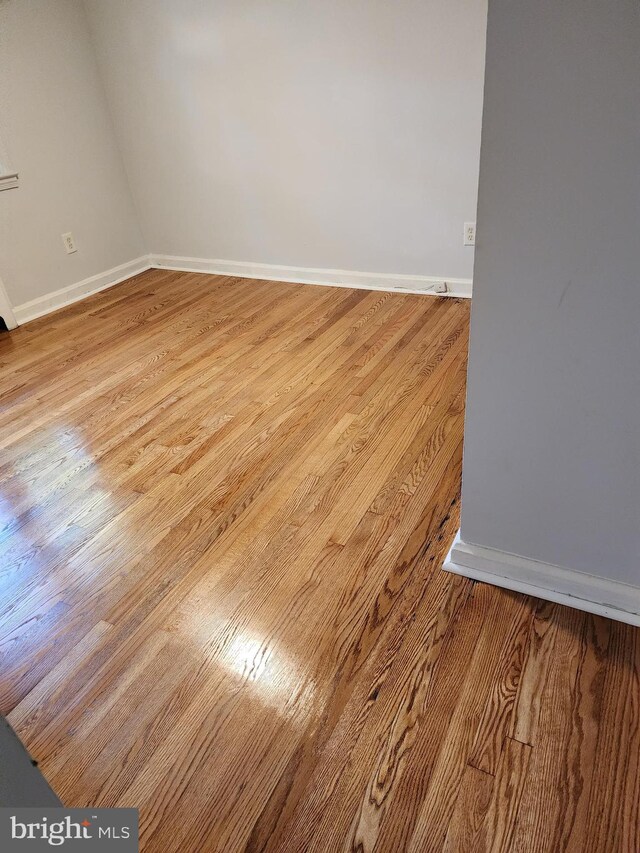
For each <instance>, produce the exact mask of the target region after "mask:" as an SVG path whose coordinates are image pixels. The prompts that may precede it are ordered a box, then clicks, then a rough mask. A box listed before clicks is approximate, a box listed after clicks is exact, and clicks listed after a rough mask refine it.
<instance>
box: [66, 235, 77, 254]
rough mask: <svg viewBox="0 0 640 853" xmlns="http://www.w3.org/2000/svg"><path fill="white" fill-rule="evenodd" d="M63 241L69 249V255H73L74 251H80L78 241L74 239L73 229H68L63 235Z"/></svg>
mask: <svg viewBox="0 0 640 853" xmlns="http://www.w3.org/2000/svg"><path fill="white" fill-rule="evenodd" d="M62 242H63V243H64V247H65V249H66V250H67V255H72V254H73V253H74V252H77V251H78V247H77V246H76V241H75V240H74V239H73V234H72V233H71V231H67V233H66V234H63V235H62Z"/></svg>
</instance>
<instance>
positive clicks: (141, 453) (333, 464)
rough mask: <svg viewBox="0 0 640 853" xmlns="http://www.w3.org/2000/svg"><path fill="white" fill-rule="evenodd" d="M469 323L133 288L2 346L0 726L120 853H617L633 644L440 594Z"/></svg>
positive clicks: (626, 827)
mask: <svg viewBox="0 0 640 853" xmlns="http://www.w3.org/2000/svg"><path fill="white" fill-rule="evenodd" d="M468 322H469V303H468V302H464V301H460V300H456V299H447V298H438V297H433V296H417V295H400V294H391V293H381V292H368V291H364V290H348V289H338V288H331V287H313V286H309V285H292V284H284V283H276V282H257V281H251V280H242V279H232V278H225V277H211V276H206V275H199V274H191V273H176V272H168V271H158V270H155V271H149V272H146V273H143V274H141V275H139V276H137V277H136V278H134V279H131V280H129V281H128V282H125V283H123V284H121V285H119V286H117V287H114V288H112V289H110V290H106V291H103V292H102V293H100V294H97V295H94V296H92V297H90V298H89V299H86V300H85V301H83V302H80V303H77V304H75V305H73V306H71V307H68V308H65V309H63V310H61V311H59V312H57V313H55V314H52V315H49V316H48V317H44V318H42V319H40V320H37V321H34V322H32V323H29V324H27V325H25V326H23V327H21V328H20V329H18V330H16V331H15V332H14V333H11V334H4V335H0V593H1V595H0V711H1V712H2V713H4V714H5V715H7V716H8V718H9V720H10V722H11V723H12V724H13V726H14V727H15V728H16V730H17V732H18V733H19V734H20V736H21V737H22V738H23V739H24V741H25V744H26V746H27V747H28V749H29V750H30V751H31V753H32V755H33V756H34V757H35V758H36V759H37V760H38V761H39V762H40V766H41V768H42V770H43V772H44V774H45V775H46V776H47V778H48V779H49V780H50V782H51V784H52V785H53V787H54V788H55V790H56V791H57V793H58V795H59V796H60V797H61V798H62V800H63V802H64V803H65V804H66V805H68V806H89V805H93V806H115V805H122V806H135V807H138V808H139V809H140V822H141V849H142V850H144V851H145V853H149V851H158V853H171V852H172V851H180V853H200V851H205V853H206V851H225V853H233V851H242V850H246V851H271V853H276V851H278V853H289V852H290V851H291V853H298V851H299V852H300V853H307V851H321V853H333V852H334V851H335V853H338V851H361V853H365V851H366V853H369V851H378V853H402V851H413V853H423V851H450V853H459V851H465V850H478V851H488V850H492V851H523V853H524V852H525V851H526V853H532V851H549V853H557V851H562V850H570V851H594V853H596V851H597V853H607V851H639V850H640V826H639V815H638V804H639V799H640V772H639V771H640V768H639V766H638V764H639V756H640V703H639V697H640V690H639V684H638V663H639V660H640V643H639V636H640V634H639V632H638V631H637V630H636V629H633V628H631V627H628V626H625V625H622V624H617V623H614V622H609V621H607V620H605V619H602V618H598V617H594V616H591V615H587V614H585V613H582V612H579V611H577V610H571V609H569V608H565V607H561V606H558V605H552V604H548V603H545V602H542V601H539V600H535V599H532V598H527V597H525V596H522V595H517V594H511V593H508V592H506V591H503V590H499V589H496V588H493V587H490V586H486V585H482V584H474V583H473V582H471V581H469V580H466V579H463V578H460V577H457V576H454V575H450V574H447V573H446V572H443V571H442V568H441V566H442V562H443V559H444V557H445V555H446V552H447V550H448V548H449V545H450V543H451V540H452V538H453V536H454V533H455V531H456V528H457V526H458V522H459V512H458V511H459V492H460V470H461V456H462V431H463V414H464V411H463V410H464V392H465V373H466V353H467V335H468ZM496 416H499V414H498V413H496ZM514 500H517V494H514Z"/></svg>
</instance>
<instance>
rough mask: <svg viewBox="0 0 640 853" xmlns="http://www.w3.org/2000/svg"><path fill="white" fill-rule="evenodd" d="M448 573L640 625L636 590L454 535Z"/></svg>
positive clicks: (447, 561)
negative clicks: (463, 539) (470, 543)
mask: <svg viewBox="0 0 640 853" xmlns="http://www.w3.org/2000/svg"><path fill="white" fill-rule="evenodd" d="M444 569H445V570H446V571H448V572H455V573H456V574H458V575H463V576H464V577H467V578H471V579H472V580H476V581H482V582H484V583H490V584H493V585H494V586H501V587H504V588H505V589H511V590H514V591H515V592H522V593H525V595H532V596H535V597H537V598H544V599H547V600H548V601H555V602H557V603H558V604H566V605H567V606H568V607H575V608H577V609H578V610H586V611H587V613H596V614H598V615H599V616H607V617H608V618H609V619H617V620H618V621H620V622H626V623H628V624H629V625H640V588H639V587H635V586H630V585H629V584H626V583H620V582H619V581H613V580H609V579H607V578H602V577H596V576H594V575H587V574H585V573H584V572H578V571H576V570H575V569H566V568H562V567H561V566H554V565H551V564H550V563H540V562H538V561H537V560H529V559H527V558H525V557H518V556H516V555H514V554H507V553H506V552H505V551H497V550H495V549H494V548H483V547H481V546H480V545H469V544H467V543H466V542H463V541H462V540H461V539H460V533H458V535H457V536H456V538H455V541H454V543H453V545H452V546H451V550H450V551H449V554H448V556H447V559H446V561H445V564H444Z"/></svg>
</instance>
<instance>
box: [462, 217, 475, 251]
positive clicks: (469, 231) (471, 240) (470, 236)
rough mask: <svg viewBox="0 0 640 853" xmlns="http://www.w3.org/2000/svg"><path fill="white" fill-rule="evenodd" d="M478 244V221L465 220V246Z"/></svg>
mask: <svg viewBox="0 0 640 853" xmlns="http://www.w3.org/2000/svg"><path fill="white" fill-rule="evenodd" d="M475 244H476V223H475V222H465V223H464V245H465V246H475Z"/></svg>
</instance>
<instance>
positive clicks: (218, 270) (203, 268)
mask: <svg viewBox="0 0 640 853" xmlns="http://www.w3.org/2000/svg"><path fill="white" fill-rule="evenodd" d="M151 266H153V267H157V268H158V269H170V270H180V271H182V272H204V273H211V274H213V275H234V276H238V277H239V278H259V279H265V280H267V281H291V282H297V283H298V284H323V285H328V286H330V287H350V288H358V289H362V290H392V291H395V292H398V293H433V292H434V286H435V285H436V284H439V283H442V282H446V284H447V293H446V294H440V295H442V296H461V297H464V298H466V299H469V298H470V297H471V279H469V278H446V279H445V278H434V277H431V276H425V275H392V274H391V273H375V272H355V271H353V270H331V269H316V268H313V267H289V266H281V265H278V264H254V263H245V262H242V261H224V260H215V259H214V260H208V259H206V258H185V257H180V256H178V255H154V254H152V255H151Z"/></svg>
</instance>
